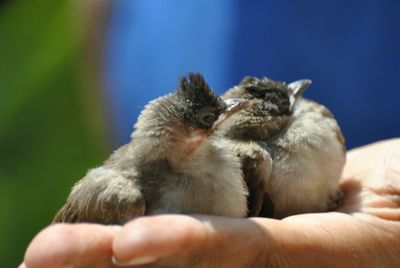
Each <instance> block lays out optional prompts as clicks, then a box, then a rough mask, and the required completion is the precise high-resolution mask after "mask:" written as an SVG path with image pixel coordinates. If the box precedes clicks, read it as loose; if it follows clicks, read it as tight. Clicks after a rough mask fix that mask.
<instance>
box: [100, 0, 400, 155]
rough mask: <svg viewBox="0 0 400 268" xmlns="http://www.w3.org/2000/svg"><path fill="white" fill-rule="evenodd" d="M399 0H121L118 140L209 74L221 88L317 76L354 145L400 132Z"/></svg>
mask: <svg viewBox="0 0 400 268" xmlns="http://www.w3.org/2000/svg"><path fill="white" fill-rule="evenodd" d="M399 12H400V2H399V1H388V0H386V1H377V0H375V1H374V0H365V1H343V0H342V1H317V0H308V1H261V0H260V1H243V0H220V1H178V0H171V1H145V0H143V1H127V0H125V1H117V2H116V5H115V8H114V10H113V13H112V18H111V24H110V29H109V33H108V39H107V50H106V66H107V72H106V73H105V75H106V79H105V80H106V82H107V85H108V88H109V90H110V91H112V96H113V99H114V103H113V106H112V109H113V111H114V124H115V125H114V126H115V131H116V139H117V140H116V143H118V144H119V143H121V142H127V141H128V140H129V133H130V132H131V130H132V128H131V124H132V123H133V122H135V120H136V118H137V115H138V113H139V111H140V110H141V109H142V108H143V105H144V104H145V103H147V102H148V101H149V100H150V99H153V98H155V97H157V96H159V95H163V94H166V93H167V92H169V91H171V90H172V89H174V88H175V86H176V83H177V77H178V76H179V75H182V74H185V73H186V72H188V71H199V72H202V73H203V74H204V75H205V77H206V79H207V80H208V82H209V84H210V85H211V86H212V87H213V88H214V89H215V90H217V91H218V92H219V93H223V92H224V91H225V90H226V89H228V88H230V87H232V86H233V85H235V84H237V83H238V82H239V81H240V80H241V79H242V78H243V77H244V76H245V75H252V76H269V77H270V78H272V79H275V80H282V81H286V82H291V81H293V80H297V79H302V78H309V79H312V80H313V86H312V87H311V88H310V89H309V91H308V92H307V93H306V94H305V96H306V97H308V98H311V99H314V100H316V101H319V102H321V103H322V104H324V105H326V106H327V107H329V108H330V109H331V110H332V112H333V113H334V114H335V115H336V117H337V119H338V121H339V123H340V125H341V126H342V128H343V132H344V134H345V136H346V140H347V146H348V147H349V148H352V147H355V146H359V145H363V144H366V143H370V142H373V141H376V140H379V139H384V138H389V137H394V136H398V135H399V134H400V121H399V118H398V117H399V115H400V109H399V105H398V100H399V99H400V90H399V89H398V87H397V85H398V80H399V79H400V16H399Z"/></svg>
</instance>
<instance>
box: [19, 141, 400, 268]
mask: <svg viewBox="0 0 400 268" xmlns="http://www.w3.org/2000/svg"><path fill="white" fill-rule="evenodd" d="M397 152H400V139H397V140H389V141H384V142H380V143H376V144H372V145H368V146H365V147H361V148H358V149H355V150H352V151H350V152H349V153H348V161H347V164H346V167H345V170H344V172H343V178H342V181H341V185H342V190H343V191H344V193H345V199H344V202H343V205H342V206H341V207H340V208H338V211H339V212H330V213H315V214H303V215H296V216H291V217H288V218H285V219H283V220H274V219H265V218H249V219H231V218H222V217H213V216H183V215H164V216H154V217H142V218H139V219H136V220H133V221H131V222H129V223H128V224H126V225H124V226H123V227H122V228H120V227H112V226H100V225H95V224H76V225H68V224H61V225H54V226H50V227H48V228H46V229H45V230H44V231H42V232H41V233H40V234H39V235H38V236H37V237H36V238H35V239H34V240H33V241H32V243H31V245H30V246H29V248H28V250H27V252H26V255H25V264H26V266H25V267H28V268H35V267H43V268H46V267H116V266H115V265H114V264H113V263H112V262H111V256H112V255H114V256H115V258H116V259H117V260H118V261H119V262H129V261H131V262H132V263H136V264H142V267H144V266H146V265H145V264H146V263H147V267H157V266H161V267H163V266H172V267H266V266H267V267H268V266H271V267H312V266H315V267H320V266H323V267H376V266H379V267H395V266H396V265H398V264H399V263H400V255H399V252H400V222H399V220H400V153H397ZM341 212H344V213H341ZM345 213H348V214H345ZM25 264H23V265H25ZM21 267H24V266H21ZM133 267H138V266H133Z"/></svg>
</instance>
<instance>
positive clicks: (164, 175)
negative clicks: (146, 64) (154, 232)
mask: <svg viewBox="0 0 400 268" xmlns="http://www.w3.org/2000/svg"><path fill="white" fill-rule="evenodd" d="M248 105H249V102H248V101H245V100H240V99H239V100H238V99H234V100H232V99H230V100H225V101H223V100H222V99H221V98H220V97H219V96H217V95H216V94H215V93H214V92H213V91H212V89H211V88H210V87H209V86H208V85H207V83H206V82H205V80H204V78H203V77H202V76H201V75H200V74H197V73H190V74H189V75H188V76H187V77H181V79H180V82H179V85H178V89H177V90H176V91H175V92H173V93H170V94H168V95H166V96H163V97H160V98H158V99H155V100H153V101H151V102H150V103H149V104H148V105H147V106H146V107H145V108H144V110H143V111H142V113H141V114H140V116H139V119H138V121H137V123H136V124H135V130H134V132H133V133H132V141H131V142H130V143H128V144H126V145H124V146H122V147H121V148H119V149H117V150H116V151H115V152H114V153H113V154H112V155H111V156H110V158H109V159H108V160H107V161H106V162H105V163H104V164H103V165H102V166H101V167H98V168H95V169H92V170H90V171H89V172H88V173H87V174H86V176H85V177H84V178H83V179H81V180H80V181H78V182H77V183H76V184H75V186H74V187H73V189H72V191H71V193H70V194H69V196H68V198H67V201H66V203H65V204H64V206H63V207H62V208H61V209H60V210H59V212H58V213H57V215H56V216H55V218H54V222H97V223H104V224H123V223H125V222H127V221H129V220H131V219H133V218H135V217H138V216H142V215H154V214H162V213H182V214H194V213H198V214H212V215H218V216H230V217H245V216H247V200H246V198H247V189H246V187H245V184H244V181H243V177H242V172H241V165H240V160H239V158H238V157H237V156H236V155H235V154H234V153H233V152H232V151H231V150H230V149H229V147H228V146H226V145H225V144H224V139H223V138H222V130H223V128H224V127H225V126H226V123H227V122H228V121H229V119H230V117H231V115H233V114H234V113H236V112H238V111H239V110H241V109H244V108H246V107H248Z"/></svg>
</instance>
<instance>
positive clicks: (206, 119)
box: [199, 113, 216, 127]
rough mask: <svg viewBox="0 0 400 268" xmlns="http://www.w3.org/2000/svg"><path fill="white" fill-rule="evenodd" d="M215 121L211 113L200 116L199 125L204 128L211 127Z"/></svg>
mask: <svg viewBox="0 0 400 268" xmlns="http://www.w3.org/2000/svg"><path fill="white" fill-rule="evenodd" d="M215 119H216V116H215V114H213V113H206V114H203V115H201V116H200V118H199V123H200V124H201V125H202V126H204V127H211V125H212V124H213V123H214V121H215Z"/></svg>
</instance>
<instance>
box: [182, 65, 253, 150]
mask: <svg viewBox="0 0 400 268" xmlns="http://www.w3.org/2000/svg"><path fill="white" fill-rule="evenodd" d="M177 96H178V98H179V102H180V106H181V107H180V113H181V114H182V122H183V125H184V126H185V129H186V132H187V133H188V142H189V144H190V145H189V146H190V147H191V148H192V149H194V148H196V147H197V146H198V145H200V144H201V143H202V142H203V141H204V140H205V139H206V138H208V137H210V136H212V135H214V134H215V133H216V132H217V131H218V130H220V129H223V128H224V126H226V122H227V121H228V120H227V119H228V118H230V117H231V116H232V115H233V114H235V113H237V112H239V111H240V110H243V109H245V108H247V107H249V106H250V102H249V101H247V100H244V99H226V100H223V99H222V98H221V97H219V96H218V95H216V94H215V93H214V91H213V90H212V89H211V88H210V87H209V86H208V84H207V83H206V82H205V80H204V78H203V76H202V75H201V74H198V73H189V74H188V75H187V76H184V77H181V78H180V83H179V86H178V89H177Z"/></svg>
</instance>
